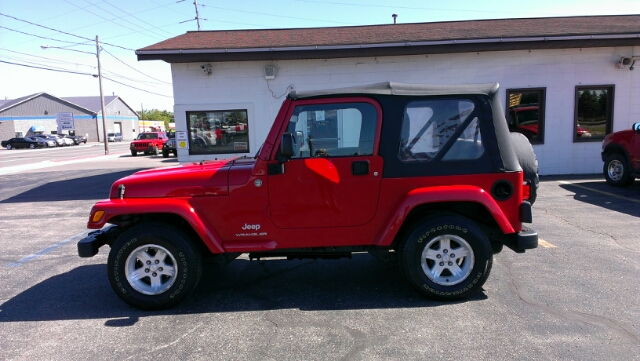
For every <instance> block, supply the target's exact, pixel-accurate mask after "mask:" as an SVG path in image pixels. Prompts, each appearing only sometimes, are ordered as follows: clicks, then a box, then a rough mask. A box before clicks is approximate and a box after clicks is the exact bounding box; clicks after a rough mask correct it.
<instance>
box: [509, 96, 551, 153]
mask: <svg viewBox="0 0 640 361" xmlns="http://www.w3.org/2000/svg"><path fill="white" fill-rule="evenodd" d="M545 93H546V89H545V88H528V89H507V106H508V109H507V122H508V123H509V130H510V131H512V132H518V133H522V134H524V135H525V136H526V137H527V138H529V141H530V142H531V144H543V143H544V114H545V98H546V94H545Z"/></svg>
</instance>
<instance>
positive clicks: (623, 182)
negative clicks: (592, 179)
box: [602, 153, 634, 187]
mask: <svg viewBox="0 0 640 361" xmlns="http://www.w3.org/2000/svg"><path fill="white" fill-rule="evenodd" d="M602 173H604V179H605V180H606V181H607V183H609V184H610V185H612V186H614V187H626V186H628V185H630V184H631V183H633V180H634V178H633V177H632V176H631V175H630V174H629V163H628V162H627V158H626V157H625V156H624V155H623V154H620V153H611V154H609V155H607V158H606V160H605V162H604V166H603V167H602Z"/></svg>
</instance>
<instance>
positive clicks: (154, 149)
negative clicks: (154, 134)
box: [153, 147, 160, 155]
mask: <svg viewBox="0 0 640 361" xmlns="http://www.w3.org/2000/svg"><path fill="white" fill-rule="evenodd" d="M158 154H160V151H159V150H158V147H153V155H158Z"/></svg>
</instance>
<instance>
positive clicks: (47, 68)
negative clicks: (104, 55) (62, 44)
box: [0, 60, 173, 98]
mask: <svg viewBox="0 0 640 361" xmlns="http://www.w3.org/2000/svg"><path fill="white" fill-rule="evenodd" d="M0 63H4V64H9V65H17V66H22V67H25V68H31V69H40V70H47V71H54V72H58V73H68V74H77V75H89V76H92V77H94V78H95V77H97V75H96V74H91V73H82V72H78V71H71V70H62V69H54V68H50V67H44V66H35V65H28V64H20V63H14V62H10V61H4V60H0ZM102 78H104V79H107V80H109V81H112V82H114V83H116V84H120V85H122V86H125V87H127V88H132V89H135V90H139V91H142V92H145V93H149V94H154V95H159V96H162V97H165V98H173V96H170V95H165V94H160V93H155V92H151V91H148V90H145V89H140V88H137V87H134V86H132V85H128V84H125V83H122V82H119V81H117V80H114V79H111V78H109V77H106V76H104V75H103V76H102Z"/></svg>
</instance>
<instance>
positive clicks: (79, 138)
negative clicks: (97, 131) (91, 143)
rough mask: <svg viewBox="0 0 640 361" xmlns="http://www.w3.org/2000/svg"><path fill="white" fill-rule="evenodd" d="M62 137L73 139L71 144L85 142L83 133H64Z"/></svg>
mask: <svg viewBox="0 0 640 361" xmlns="http://www.w3.org/2000/svg"><path fill="white" fill-rule="evenodd" d="M64 137H65V138H69V139H71V140H72V141H73V144H75V145H80V143H87V138H85V137H84V136H83V135H69V134H65V135H64Z"/></svg>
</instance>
